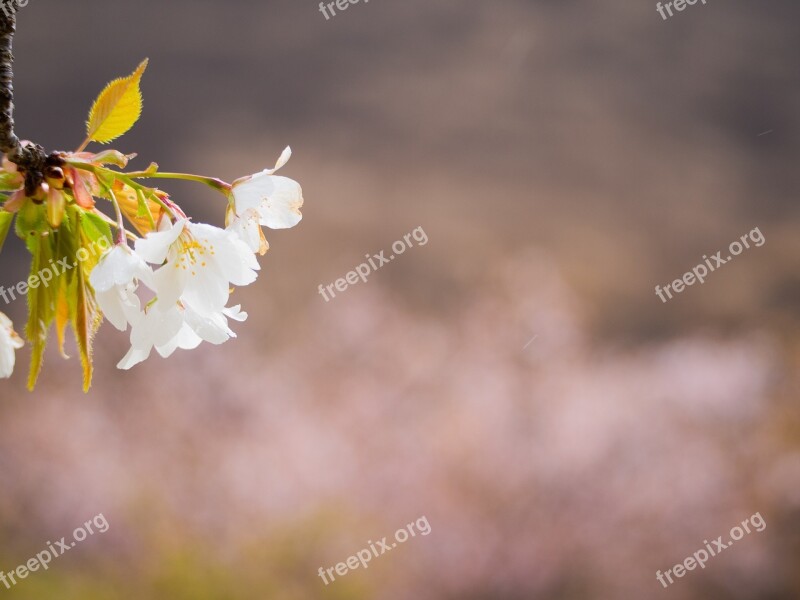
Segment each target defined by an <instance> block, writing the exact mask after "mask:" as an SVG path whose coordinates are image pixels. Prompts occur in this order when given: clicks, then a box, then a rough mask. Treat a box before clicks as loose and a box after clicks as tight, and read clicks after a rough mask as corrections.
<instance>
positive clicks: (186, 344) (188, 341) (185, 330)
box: [156, 323, 203, 358]
mask: <svg viewBox="0 0 800 600" xmlns="http://www.w3.org/2000/svg"><path fill="white" fill-rule="evenodd" d="M202 343H203V340H202V339H201V338H200V336H198V335H197V334H196V333H195V332H194V331H192V329H191V327H189V326H188V325H187V324H186V323H184V324H183V327H182V328H181V330H180V331H179V332H178V334H177V335H176V336H175V337H174V338H172V339H171V340H170V341H169V342H168V343H167V344H164V345H163V346H156V351H157V352H158V353H159V354H160V355H161V356H162V357H164V358H168V357H169V356H172V353H173V352H175V350H177V349H178V348H181V349H183V350H194V349H195V348H197V347H198V346H199V345H200V344H202Z"/></svg>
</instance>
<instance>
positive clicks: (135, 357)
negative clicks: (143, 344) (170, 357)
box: [117, 346, 151, 371]
mask: <svg viewBox="0 0 800 600" xmlns="http://www.w3.org/2000/svg"><path fill="white" fill-rule="evenodd" d="M150 350H151V348H147V349H144V348H137V347H136V346H131V349H130V350H128V353H127V354H126V355H125V356H124V357H123V359H122V360H121V361H119V362H118V363H117V368H118V369H121V370H123V371H127V370H128V369H131V368H133V367H135V366H136V365H138V364H139V363H140V362H144V361H145V360H147V359H148V358H149V357H150Z"/></svg>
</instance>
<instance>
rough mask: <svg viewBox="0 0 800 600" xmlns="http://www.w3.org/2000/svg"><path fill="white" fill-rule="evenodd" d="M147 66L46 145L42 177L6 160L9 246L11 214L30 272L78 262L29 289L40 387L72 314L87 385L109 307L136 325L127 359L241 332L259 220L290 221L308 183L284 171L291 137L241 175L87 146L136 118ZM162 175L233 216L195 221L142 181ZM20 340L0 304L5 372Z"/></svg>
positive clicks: (2, 213)
mask: <svg viewBox="0 0 800 600" xmlns="http://www.w3.org/2000/svg"><path fill="white" fill-rule="evenodd" d="M146 67H147V61H144V62H143V63H142V64H141V65H139V67H138V68H137V69H136V71H135V72H134V73H133V74H131V75H130V76H128V77H123V78H120V79H116V80H114V81H112V82H111V83H109V84H108V86H106V88H105V89H104V90H103V91H102V92H101V94H100V95H99V96H98V98H97V100H95V102H94V105H93V106H92V109H91V111H90V113H89V118H88V121H87V137H86V140H85V141H84V142H83V144H81V146H80V147H79V148H78V149H77V150H76V151H74V152H55V153H52V154H50V155H48V156H47V159H46V162H45V164H44V167H43V170H42V173H41V175H42V177H40V178H39V179H41V181H38V182H37V183H36V185H35V186H31V185H30V181H31V177H30V176H29V175H30V174H29V173H26V172H24V168H23V167H20V166H18V165H17V164H15V163H14V162H11V160H9V157H7V158H6V159H4V160H3V164H2V168H1V169H0V202H2V208H0V250H2V247H3V243H4V242H5V240H6V237H7V235H8V233H9V232H10V231H11V229H12V225H13V230H14V231H15V233H16V234H17V236H18V237H19V238H20V239H22V240H23V241H24V242H25V245H26V246H27V248H28V250H29V251H30V254H31V257H32V260H31V274H35V273H38V272H40V271H41V270H42V269H43V268H45V267H46V266H47V265H48V264H52V263H53V262H58V261H69V264H76V265H78V267H77V268H76V269H74V270H69V271H63V272H61V273H58V274H57V275H56V276H55V279H54V280H53V281H52V282H50V283H49V284H48V285H44V286H42V285H37V286H35V287H34V286H31V288H30V290H29V292H28V323H27V326H26V328H25V337H26V338H27V341H28V342H29V343H30V345H31V347H32V358H31V368H30V375H29V380H28V385H29V388H31V389H33V387H34V386H35V384H36V381H37V378H38V375H39V372H40V370H41V367H42V362H43V355H44V349H45V345H46V342H47V338H48V336H49V333H50V330H51V328H52V327H53V325H55V329H56V333H57V338H58V342H59V347H60V349H61V353H62V354H64V334H65V331H66V328H67V326H70V327H71V328H72V330H73V331H74V333H75V339H76V342H77V346H78V350H79V353H80V357H81V362H82V365H83V371H84V388H85V389H88V388H89V387H90V385H91V379H92V340H93V338H94V336H95V334H96V332H97V330H98V328H99V327H100V325H101V323H102V321H103V320H104V318H105V319H107V320H108V321H109V322H110V323H111V324H112V325H113V326H114V327H116V328H117V329H119V330H121V331H126V330H128V329H129V328H130V341H131V348H130V351H129V352H128V354H127V355H126V356H125V357H124V358H122V360H121V361H120V362H119V365H118V367H119V368H121V369H130V368H131V367H133V366H134V365H136V364H138V363H140V362H142V361H143V360H145V359H147V358H148V357H149V356H150V354H151V353H152V351H153V350H154V349H155V350H156V352H157V353H158V354H160V355H161V356H164V357H167V356H170V355H171V354H172V353H173V352H174V351H175V350H177V349H178V348H181V349H193V348H196V347H197V346H199V345H200V344H201V343H202V342H209V343H211V344H221V343H223V342H225V341H227V340H229V339H230V338H232V337H235V333H234V332H233V331H232V330H231V328H230V321H231V320H233V321H244V320H245V319H246V318H247V314H246V313H245V312H243V311H242V310H241V307H240V306H238V305H237V306H229V304H230V296H231V289H232V286H245V285H249V284H250V283H253V282H254V281H255V280H256V276H257V272H258V270H259V264H258V260H257V256H258V255H264V254H265V253H266V252H267V250H268V248H269V245H268V243H267V240H266V238H265V236H264V233H263V230H262V227H268V228H271V229H285V228H290V227H294V226H295V225H297V223H299V222H300V220H301V218H302V215H301V213H300V209H301V207H302V205H303V193H302V189H301V187H300V185H299V184H298V183H297V182H296V181H294V180H292V179H289V178H287V177H283V176H280V175H276V174H275V172H276V171H277V170H278V169H279V168H281V167H282V166H283V165H285V164H286V162H287V161H288V160H289V158H290V156H291V150H290V149H289V148H286V150H284V152H283V154H282V155H281V156H280V158H279V160H278V162H277V164H276V165H275V167H274V168H272V169H265V170H264V171H262V172H260V173H256V174H254V175H250V176H247V177H243V178H241V179H238V180H236V181H234V182H233V183H226V182H224V181H222V180H220V179H216V178H213V177H205V176H201V175H190V174H185V173H164V172H161V171H160V170H159V167H158V165H156V164H155V163H152V164H151V165H150V166H149V167H148V168H147V169H145V170H143V171H125V169H126V168H127V166H128V162H129V160H130V159H132V158H133V156H134V155H125V154H122V153H121V152H118V151H116V150H101V151H99V152H88V151H86V147H87V146H88V145H89V144H90V143H92V142H96V143H102V144H106V143H109V142H111V141H113V140H115V139H117V138H118V137H119V136H121V135H123V134H124V133H126V132H127V131H128V130H129V129H130V128H131V127H133V125H134V124H135V123H136V121H137V120H138V118H139V116H140V115H141V109H142V96H141V90H140V81H141V78H142V75H143V73H144V71H145V69H146ZM23 144H25V143H24V142H23ZM156 179H173V180H188V181H194V182H197V183H201V184H205V185H207V186H209V187H211V188H212V189H214V190H216V191H217V192H219V193H221V194H222V195H223V196H224V198H225V199H226V201H227V209H226V212H225V228H220V227H215V226H213V225H208V224H204V223H194V222H193V221H192V220H191V219H190V218H189V217H188V216H187V215H186V213H185V212H184V211H183V210H182V209H181V207H180V206H178V204H177V203H176V202H175V201H174V200H173V199H172V198H171V197H170V196H169V194H168V193H166V192H165V191H163V190H160V189H158V188H157V187H151V186H149V185H146V184H145V183H142V182H143V181H146V180H156ZM26 183H27V185H26ZM98 201H101V202H107V203H108V205H109V206H110V207H111V208H112V209H113V211H111V212H113V214H114V216H115V218H112V217H110V216H108V215H107V214H106V213H104V212H102V211H101V210H99V208H98V207H97V206H96V204H97V202H98ZM129 242H132V247H131V245H130V244H129ZM98 245H99V246H101V247H108V248H109V249H108V250H107V251H106V252H105V253H103V254H102V255H100V256H98V255H97V254H96V253H90V252H88V251H87V249H88V248H90V247H97V246H98ZM65 264H66V263H65ZM22 343H23V342H22V339H21V338H20V336H18V335H17V334H16V333H15V332H14V328H13V325H12V323H11V321H10V320H9V319H8V317H7V316H6V315H4V314H2V313H0V377H3V378H7V377H10V376H11V374H12V372H13V370H14V361H15V351H16V350H17V349H19V348H20V347H21V346H22Z"/></svg>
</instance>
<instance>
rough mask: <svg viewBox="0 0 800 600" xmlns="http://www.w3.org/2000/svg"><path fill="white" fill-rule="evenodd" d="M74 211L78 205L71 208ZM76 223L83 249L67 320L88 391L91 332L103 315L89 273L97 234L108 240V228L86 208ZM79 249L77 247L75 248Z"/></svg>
mask: <svg viewBox="0 0 800 600" xmlns="http://www.w3.org/2000/svg"><path fill="white" fill-rule="evenodd" d="M75 210H76V211H78V209H75ZM77 215H78V223H79V228H80V242H79V243H80V246H81V248H82V249H83V251H84V252H85V256H86V258H85V259H84V260H83V261H81V263H80V266H79V267H78V269H77V272H76V275H75V277H74V279H73V281H72V284H71V285H70V289H69V295H68V297H69V300H70V302H71V305H70V322H71V323H72V329H73V331H74V332H75V340H76V341H77V343H78V352H79V353H80V357H81V365H83V391H84V392H88V391H89V388H90V387H91V385H92V373H93V370H94V367H93V365H92V353H93V342H94V336H95V334H96V333H97V330H98V329H100V325H101V323H102V322H103V315H102V313H101V312H100V307H99V306H98V305H97V300H96V299H95V296H94V290H93V289H92V286H91V285H90V284H89V275H90V273H91V272H92V269H94V268H95V266H97V263H98V261H99V260H100V255H101V253H102V247H101V246H100V244H99V243H98V241H99V240H100V238H101V237H105V238H106V239H107V240H108V241H109V245H108V246H107V247H110V245H111V244H110V240H111V230H110V229H109V227H108V225H106V223H105V222H104V221H103V220H101V219H100V218H98V217H97V216H96V215H93V214H91V213H87V212H86V211H78V213H77ZM79 252H80V250H79Z"/></svg>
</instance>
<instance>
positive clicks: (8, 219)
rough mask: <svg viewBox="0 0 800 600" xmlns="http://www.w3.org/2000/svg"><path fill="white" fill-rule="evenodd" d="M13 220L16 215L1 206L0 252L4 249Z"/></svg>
mask: <svg viewBox="0 0 800 600" xmlns="http://www.w3.org/2000/svg"><path fill="white" fill-rule="evenodd" d="M13 221H14V215H13V214H11V213H10V212H6V211H4V210H3V209H2V208H0V252H2V251H3V244H5V243H6V238H7V237H8V232H9V231H10V229H11V223H12V222H13Z"/></svg>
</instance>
